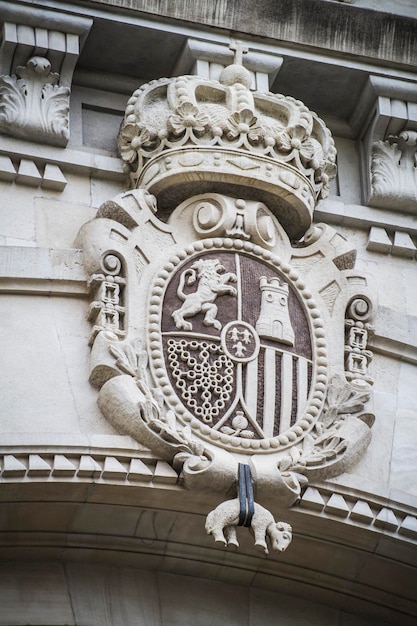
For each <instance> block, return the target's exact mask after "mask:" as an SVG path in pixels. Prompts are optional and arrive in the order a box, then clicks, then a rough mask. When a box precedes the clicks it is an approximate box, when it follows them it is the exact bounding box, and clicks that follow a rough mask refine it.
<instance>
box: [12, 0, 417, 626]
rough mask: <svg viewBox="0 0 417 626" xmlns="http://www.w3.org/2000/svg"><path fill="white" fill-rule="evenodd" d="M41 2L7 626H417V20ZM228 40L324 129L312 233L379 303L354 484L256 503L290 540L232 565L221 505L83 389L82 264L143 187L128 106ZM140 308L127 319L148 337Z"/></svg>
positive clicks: (17, 128)
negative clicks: (124, 146) (327, 159)
mask: <svg viewBox="0 0 417 626" xmlns="http://www.w3.org/2000/svg"><path fill="white" fill-rule="evenodd" d="M32 4H33V7H32V6H31V7H29V6H28V5H27V4H26V3H25V2H23V1H20V0H19V2H10V3H9V2H6V3H5V6H4V8H1V9H0V20H1V21H2V28H3V38H2V44H1V47H0V57H1V62H2V65H1V66H0V70H1V71H0V73H1V83H0V246H1V247H0V292H1V298H0V310H1V317H0V319H1V325H0V337H1V339H0V345H1V353H2V358H1V359H0V380H1V383H0V384H1V394H0V398H1V399H0V416H1V417H0V432H1V436H0V472H1V479H0V480H1V482H0V500H1V502H2V511H3V513H2V514H1V521H0V526H1V532H0V546H1V547H0V554H1V559H2V560H1V562H0V624H3V625H4V626H10V625H11V624H16V625H23V624H26V623H29V622H30V623H33V624H39V625H41V624H44V625H45V624H51V625H55V626H56V625H58V624H77V625H80V626H81V624H83V625H86V624H91V625H93V624H94V625H96V624H97V625H98V624H122V623H123V624H133V623H135V624H139V623H140V624H164V625H167V626H168V625H174V624H177V623H180V622H181V623H188V621H190V623H191V620H192V621H193V623H196V624H209V623H214V622H216V621H219V620H221V621H222V622H224V623H225V624H234V623H236V624H237V623H239V624H241V623H247V624H255V623H256V624H270V623H271V624H272V623H276V621H277V620H281V621H282V620H284V621H285V622H286V623H288V624H294V625H295V624H297V625H300V626H301V625H303V624H307V623H308V624H317V625H318V624H329V625H330V624H332V625H333V624H339V625H340V626H348V625H349V624H353V623H355V624H360V625H362V624H363V626H365V625H369V626H371V624H383V623H395V624H412V623H413V622H414V620H415V617H416V615H417V605H416V603H415V591H414V584H413V581H414V574H413V572H415V569H414V568H415V565H416V554H417V552H416V542H417V481H416V478H415V476H416V475H417V454H416V449H417V402H416V400H415V394H414V387H415V384H416V382H417V339H416V337H417V333H416V331H417V295H416V284H417V265H416V263H417V228H416V223H415V216H416V213H417V179H416V176H415V167H414V161H415V151H416V132H417V96H416V90H415V82H416V75H415V52H414V48H413V45H412V34H413V33H414V32H415V27H416V24H417V10H416V9H415V7H414V3H413V2H411V0H410V1H408V2H407V1H406V0H404V1H403V2H401V3H397V5H398V6H396V8H395V11H394V10H393V8H392V6H391V4H392V3H389V2H387V3H382V2H381V3H372V2H369V1H367V0H357V1H356V2H348V1H347V0H346V1H345V2H343V1H342V0H341V1H340V2H336V1H335V2H332V1H330V0H310V1H307V0H304V1H301V0H299V1H297V2H295V3H294V2H286V1H284V0H282V1H280V2H266V1H265V2H261V3H259V4H258V5H256V7H252V6H251V8H250V9H249V8H248V7H247V6H246V4H245V3H243V4H241V3H234V2H230V1H225V2H220V3H215V4H216V6H215V7H213V6H212V5H211V3H207V2H200V1H198V2H195V3H192V5H193V6H192V8H190V6H189V3H182V2H180V3H164V2H155V1H152V2H149V1H148V2H136V3H127V2H125V1H124V0H123V2H105V1H96V2H90V3H88V5H87V4H86V5H77V4H71V3H62V2H58V1H57V2H52V3H48V6H46V5H43V3H42V2H35V3H31V5H32ZM375 4H378V6H377V7H376V6H375ZM174 5H175V6H174ZM247 15H250V16H251V18H250V20H249V21H248V19H247ZM237 35H238V36H239V38H240V39H243V40H244V44H245V45H246V46H247V47H249V52H248V53H247V55H246V56H244V59H243V62H244V64H246V65H247V67H248V69H249V70H250V72H251V80H252V88H253V87H256V88H257V89H258V90H259V91H265V90H266V89H270V90H271V92H273V93H286V94H287V93H288V94H289V95H291V96H294V97H295V98H300V99H301V100H303V99H304V100H305V103H306V104H307V106H308V107H309V108H310V109H312V110H314V111H316V112H317V113H318V115H320V116H321V117H322V118H323V120H324V122H325V123H326V125H327V126H328V128H329V129H330V130H331V132H332V134H333V136H334V140H335V145H336V148H337V152H338V157H337V164H338V174H337V177H336V178H335V179H334V180H333V181H332V182H331V183H330V195H329V196H328V197H327V198H325V199H322V200H320V202H319V203H318V204H317V206H316V208H315V211H314V215H313V226H317V225H319V224H324V225H326V227H329V228H332V229H334V230H335V231H336V232H337V233H339V235H341V238H340V239H339V240H338V245H339V246H341V249H342V248H343V254H340V255H339V253H338V252H337V250H336V244H335V243H332V242H330V243H329V244H328V248H326V250H328V252H326V254H327V255H328V258H329V259H334V260H332V261H331V262H330V261H329V265H330V266H332V264H334V265H337V263H339V264H341V263H347V264H349V263H351V262H352V257H351V254H352V251H355V254H356V265H355V272H356V274H355V276H356V275H357V276H362V275H364V276H370V277H371V280H372V281H373V283H374V286H375V288H374V292H375V294H377V295H376V299H377V308H376V309H375V310H376V314H375V317H374V319H373V321H372V326H373V329H372V330H371V331H370V333H369V342H368V345H367V346H366V348H367V350H368V352H369V354H370V357H369V367H368V370H367V372H366V374H364V376H365V375H366V376H368V375H369V377H370V378H372V379H373V383H372V389H373V397H372V402H371V403H370V404H369V405H367V409H366V415H365V417H363V418H362V419H363V421H364V422H365V421H366V420H367V419H368V417H367V416H368V415H371V414H372V415H375V423H374V424H373V425H372V428H371V433H372V436H371V438H370V441H369V445H368V443H367V448H366V450H365V447H366V446H365V445H364V446H363V450H362V449H361V451H360V454H359V452H358V455H357V458H356V457H355V459H354V462H353V461H352V463H350V464H349V465H346V467H345V466H343V464H341V466H340V467H341V468H342V469H344V470H345V471H340V472H339V473H336V472H334V473H331V472H330V473H329V475H328V477H327V475H324V474H320V473H319V472H318V473H316V474H314V468H313V470H312V473H311V475H310V476H311V477H310V478H309V482H308V485H307V484H301V487H300V490H299V492H298V496H297V498H295V499H294V502H292V503H291V504H289V505H288V506H287V505H286V504H285V503H283V501H280V500H279V498H275V496H274V492H273V491H270V492H269V491H267V490H268V488H269V487H264V488H265V489H266V491H265V492H264V493H268V494H269V495H268V497H267V498H266V501H265V500H264V504H265V505H267V506H268V507H269V509H271V511H272V513H273V514H274V516H275V518H276V519H285V521H288V522H289V523H290V524H291V525H292V529H293V541H292V544H291V546H290V547H289V548H288V550H286V551H285V553H283V554H278V555H276V554H275V553H274V554H273V555H272V556H271V555H269V556H268V557H266V555H264V554H263V553H262V554H261V555H259V554H258V553H256V552H254V546H253V539H252V537H251V536H250V534H249V532H248V531H247V530H246V529H244V530H245V532H246V534H244V531H243V530H242V529H239V535H238V536H239V542H240V548H239V550H238V551H237V552H233V551H230V550H228V551H224V550H223V548H221V547H219V545H218V544H217V543H216V544H215V543H214V541H213V538H212V537H211V536H207V535H206V532H205V530H204V523H205V517H206V515H207V513H208V512H209V511H211V510H212V509H214V508H215V507H216V506H217V505H218V503H219V500H220V499H221V498H220V497H219V495H218V494H219V492H218V493H217V494H216V488H215V485H214V483H213V484H211V485H210V486H208V487H207V486H204V489H200V490H198V489H197V490H196V491H192V490H190V489H189V488H188V485H187V478H186V477H185V478H184V474H186V471H185V470H184V468H183V467H182V466H181V467H180V466H178V465H176V464H175V463H174V462H173V461H172V459H170V458H169V455H168V456H167V455H164V454H163V453H162V452H161V451H159V452H158V450H156V449H155V448H153V447H152V446H151V445H149V442H147V443H146V442H144V441H143V440H141V439H140V437H139V438H138V437H135V436H134V434H132V433H131V431H130V430H129V428H125V429H123V428H119V427H118V426H117V423H118V422H117V420H116V421H115V422H113V424H112V423H111V421H110V420H108V419H106V417H105V415H106V410H105V409H104V408H103V406H102V407H101V409H100V408H99V405H98V402H97V400H98V396H99V393H98V390H97V388H96V387H95V386H93V384H92V383H91V382H90V381H89V378H90V375H91V368H92V365H91V360H90V353H91V346H90V345H89V341H90V344H91V339H90V338H91V332H92V326H93V325H94V315H93V316H92V314H91V306H92V300H93V297H92V291H91V289H90V287H89V280H90V279H91V275H92V274H93V273H94V272H92V271H91V270H90V265H91V263H92V261H91V260H90V259H91V258H93V252H94V250H96V249H98V248H99V244H98V243H96V241H95V240H94V241H93V243H92V244H91V249H92V250H93V252H90V250H89V249H88V245H89V244H88V245H87V243H86V241H88V240H87V239H86V238H85V236H84V235H83V234H82V233H83V232H85V230H82V229H83V227H84V229H85V226H84V225H85V224H86V223H88V222H90V221H92V220H95V222H94V223H96V222H97V221H98V220H97V219H96V218H97V216H99V217H100V215H101V219H103V217H104V219H107V220H108V221H109V222H110V220H115V219H116V218H115V217H114V216H115V215H116V213H115V211H116V210H115V209H114V205H112V207H113V208H111V207H110V208H107V209H101V213H100V212H99V211H100V207H102V206H103V205H105V203H109V202H110V201H111V202H113V203H116V204H117V202H119V205H118V206H119V207H120V206H122V209H123V203H122V202H121V201H120V194H122V193H124V192H126V191H127V190H128V188H129V185H130V184H131V183H129V177H128V172H127V169H128V168H126V166H125V165H124V164H123V161H122V159H121V158H120V156H119V154H118V150H117V135H118V132H119V127H120V124H121V123H122V120H123V115H124V111H125V108H126V103H127V101H128V99H129V97H130V95H131V93H133V92H134V91H135V89H137V88H138V87H139V86H140V85H142V84H145V83H146V82H148V81H150V80H152V79H159V78H161V77H163V76H181V75H182V74H193V75H199V76H201V77H203V78H205V79H207V80H217V79H218V77H219V75H220V73H221V70H222V68H223V67H224V66H226V65H228V64H229V63H231V62H232V60H233V56H232V52H231V51H230V50H229V48H228V46H229V43H230V42H231V41H232V42H233V41H235V39H236V38H237ZM109 42H111V46H110V45H109ZM365 42H366V43H365ZM33 59H35V60H34V61H33ZM19 80H20V81H22V80H23V81H26V95H24V96H23V99H22V91H21V90H20V87H19V84H21V83H19ZM19 90H20V91H19ZM28 92H29V95H30V96H33V98H32V100H31V101H30V102H31V104H28V102H29V100H30V98H29V100H28V99H27V93H28ZM19 94H20V95H19ZM42 94H43V95H42ZM36 98H38V100H36ZM25 99H26V100H25ZM48 99H49V100H48ZM45 101H51V102H53V105H51V108H49V109H47V110H46V117H47V118H48V119H49V122H51V119H52V118H53V119H52V122H53V123H49V125H48V124H45V123H44V122H42V120H44V119H45V113H42V111H43V107H45V106H46V105H45ZM33 102H36V103H37V104H33ZM48 116H49V117H48ZM413 159H414V160H413ZM197 189H198V186H197ZM225 189H227V183H226V186H225V184H223V186H222V191H221V193H224V192H225ZM231 189H232V187H231ZM233 190H234V187H233V189H232V191H233ZM151 191H152V190H151ZM204 191H205V189H204ZM156 195H157V194H156ZM190 195H191V194H190ZM226 195H227V194H226ZM230 195H231V196H233V195H234V194H233V193H231V194H230ZM117 198H119V200H117ZM120 203H121V204H120ZM119 210H120V209H117V211H119ZM123 210H124V209H123ZM105 211H107V213H106V212H105ZM112 211H113V213H112ZM117 215H120V214H119V213H117ZM124 219H125V220H126V218H124ZM189 221H190V220H189ZM165 222H166V216H165V215H164V216H163V224H165ZM121 223H123V220H122V222H121ZM187 224H188V223H187ZM123 226H124V228H126V229H128V227H127V226H126V222H125V223H123ZM142 226H143V225H142ZM142 226H141V228H142ZM176 227H177V229H178V232H179V233H181V227H178V225H177V226H176ZM87 228H88V227H87ZM143 228H144V229H145V226H143ZM161 228H162V227H161ZM167 228H168V227H167ZM188 228H190V226H189V224H188V225H185V222H184V235H183V237H184V240H186V234H185V233H186V230H187V229H188ZM279 228H281V226H279ZM279 228H278V227H277V229H278V230H277V232H279V233H281V231H280V230H279ZM323 228H324V227H323ZM313 230H314V229H313ZM80 231H81V235H80V234H79V233H80ZM123 232H125V231H123ZM126 232H127V230H126ZM167 232H168V231H167ZM187 232H188V231H187ZM309 232H310V231H309ZM311 232H313V231H311ZM326 232H330V231H326ZM332 232H333V231H332ZM177 236H178V239H180V235H179V234H178V235H177ZM279 236H281V235H279ZM285 237H286V235H285ZM329 237H330V236H329ZM145 239H146V237H145ZM287 239H288V238H287ZM281 241H282V242H285V241H286V240H285V238H284V235H282V240H281ZM289 241H290V240H288V242H289ZM331 241H333V239H332V240H331ZM114 245H115V249H117V244H114ZM184 245H185V244H184ZM306 245H307V244H306V243H305V241H304V240H303V239H301V240H300V241H298V242H294V241H293V240H292V241H291V242H290V243H282V246H283V250H284V249H285V251H284V254H287V253H288V258H291V254H292V255H293V256H292V260H293V261H294V258H296V259H297V263H298V266H297V265H296V264H295V265H294V267H296V269H297V271H299V272H300V273H301V276H302V278H303V280H304V281H305V282H306V284H307V285H308V284H309V281H310V284H312V285H313V290H314V289H315V288H316V287H315V285H319V284H320V285H321V283H320V280H319V277H318V276H317V275H316V273H315V272H317V267H316V268H315V267H314V264H315V262H319V261H317V259H319V256H320V254H321V252H320V251H318V252H317V255H318V256H317V255H316V256H315V255H314V254H313V255H312V256H311V257H308V260H307V261H305V260H303V257H302V254H303V252H302V250H303V249H305V246H306ZM314 245H315V244H314V242H313V243H312V244H311V246H314ZM326 245H327V244H326ZM95 246H96V247H95ZM285 246H287V247H286V248H285ZM332 246H333V248H332ZM160 248H161V250H159V251H157V249H156V247H155V258H156V257H157V255H158V254H160V252H162V248H163V246H162V245H161V246H160ZM289 250H291V251H292V252H291V254H290V252H289ZM297 250H299V252H297ZM294 251H295V252H294ZM297 254H298V256H297ZM332 254H333V256H332ZM349 255H350V256H349ZM342 257H343V260H341V259H342ZM300 259H301V260H300ZM151 262H152V259H151ZM303 263H304V265H303ZM349 268H351V266H349V267H347V266H346V267H342V266H341V267H338V269H340V270H341V271H345V270H346V269H349ZM352 271H353V270H352ZM319 273H320V272H319ZM314 281H315V282H314ZM130 285H132V283H131V284H130ZM334 285H335V283H334V281H333V282H332V280H331V279H329V282H328V285H325V287H323V288H322V287H321V286H320V292H319V294H320V295H319V296H318V297H319V298H320V302H319V304H320V307H322V309H324V310H325V311H326V315H328V316H329V318H330V317H331V315H332V311H333V309H334V307H336V309H337V307H338V306H339V304H338V302H337V292H335V289H336V287H335V286H334ZM128 289H130V290H131V291H130V292H129V293H132V289H133V290H134V289H140V288H138V287H137V286H135V287H134V288H133V287H132V286H130V287H129V286H128ZM143 289H145V288H143ZM317 290H318V287H317ZM297 293H298V292H297ZM129 297H130V296H129ZM144 297H145V292H144ZM335 303H336V304H335ZM141 306H142V305H141V304H140V303H139V302H138V305H137V310H135V311H133V310H132V309H131V310H130V312H129V315H130V316H131V318H130V319H134V320H135V322H134V323H135V324H136V327H138V328H139V327H140V326H141V320H142V321H143V319H144V315H145V313H143V314H142V313H141V309H140V307H141ZM89 316H90V318H89ZM141 316H142V317H141ZM342 317H343V315H342ZM91 320H93V321H91ZM142 326H143V327H144V326H145V322H144V321H143V323H142ZM138 332H139V334H140V333H141V332H142V331H141V329H140V328H139V331H138ZM332 332H333V331H332ZM340 332H341V333H342V334H341V338H340V342H341V344H340V345H342V344H343V341H344V340H343V336H342V335H343V332H344V329H341V330H340ZM337 345H339V344H337ZM338 350H339V348H338V347H337V346H336V343H331V344H330V345H329V359H330V361H331V362H332V360H334V361H338V360H339V361H341V360H343V354H342V355H340V354H339V352H340V350H339V352H338ZM127 432H129V433H131V434H126V433H127ZM210 445H211V444H210ZM210 445H209V448H210ZM161 449H162V448H161ZM293 460H294V459H293ZM184 467H186V466H185V465H184ZM228 471H229V470H228V468H226V469H224V470H222V472H223V473H222V476H220V477H219V478H218V480H219V484H220V483H221V481H222V480H223V476H224V475H226V474H227V472H228ZM268 471H269V470H268ZM261 473H262V472H261ZM268 480H269V479H268ZM268 484H269V483H268ZM255 486H256V483H255ZM232 491H233V489H230V491H229V493H228V497H230V498H232V497H233V495H234V494H233V493H232ZM258 492H259V493H262V487H259V488H258ZM278 516H279V517H278ZM12 561H13V562H12Z"/></svg>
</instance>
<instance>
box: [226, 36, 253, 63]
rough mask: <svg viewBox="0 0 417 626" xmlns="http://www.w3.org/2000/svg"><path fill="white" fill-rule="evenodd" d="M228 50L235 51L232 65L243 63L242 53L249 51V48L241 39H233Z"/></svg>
mask: <svg viewBox="0 0 417 626" xmlns="http://www.w3.org/2000/svg"><path fill="white" fill-rule="evenodd" d="M229 50H231V51H232V52H234V53H235V58H234V60H233V63H234V65H243V55H244V54H247V53H248V52H249V48H248V47H247V46H244V45H243V43H242V42H241V41H234V42H233V43H231V44H230V46H229Z"/></svg>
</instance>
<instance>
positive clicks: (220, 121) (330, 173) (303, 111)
mask: <svg viewBox="0 0 417 626" xmlns="http://www.w3.org/2000/svg"><path fill="white" fill-rule="evenodd" d="M250 80H251V79H250V74H249V72H248V70H246V69H245V68H244V67H243V66H242V65H238V64H233V65H230V66H228V67H226V68H225V69H224V70H223V72H222V74H221V75H220V79H219V81H214V80H207V79H204V78H201V77H198V76H180V77H176V78H172V79H167V78H162V79H160V80H156V81H152V82H150V83H148V84H146V85H142V86H141V87H139V89H137V90H136V91H135V92H134V93H133V95H132V97H131V98H130V99H129V101H128V104H127V108H126V113H125V117H124V120H123V123H122V126H121V129H120V135H119V142H118V145H119V151H120V155H121V157H122V159H123V160H124V161H125V164H126V170H127V172H129V174H130V177H131V184H132V187H144V188H146V189H147V190H148V191H150V192H151V193H152V194H153V195H155V196H156V197H157V200H158V206H159V208H160V209H162V210H163V211H165V212H167V211H168V212H170V211H172V210H173V209H174V208H175V206H177V205H178V204H179V203H180V202H182V201H183V200H185V199H186V198H188V197H190V196H191V195H193V194H199V193H205V192H209V191H210V192H212V191H215V192H220V193H235V194H236V195H239V196H240V197H242V198H244V199H247V200H259V201H262V202H264V203H265V204H266V205H267V206H268V207H269V208H270V209H271V210H272V211H273V212H274V213H275V214H276V215H277V217H278V219H279V220H280V221H281V223H282V225H283V226H284V228H285V229H286V230H287V232H288V234H289V235H290V236H291V237H294V238H297V237H301V236H302V235H303V234H304V233H305V232H306V230H307V229H308V228H309V226H310V225H311V221H312V214H313V211H314V207H315V206H316V203H317V202H318V200H320V199H321V198H324V197H326V196H327V195H328V191H329V181H330V180H331V179H332V178H333V177H334V176H335V174H336V149H335V146H334V142H333V139H332V137H331V134H330V131H329V130H328V128H327V127H326V126H325V124H324V122H323V121H322V120H321V119H320V118H319V117H318V116H317V115H316V114H315V113H313V112H311V111H309V109H308V108H307V107H306V106H305V105H304V104H303V103H302V102H300V101H299V100H295V99H294V98H291V97H286V96H283V95H280V94H273V93H260V92H252V91H251V90H250Z"/></svg>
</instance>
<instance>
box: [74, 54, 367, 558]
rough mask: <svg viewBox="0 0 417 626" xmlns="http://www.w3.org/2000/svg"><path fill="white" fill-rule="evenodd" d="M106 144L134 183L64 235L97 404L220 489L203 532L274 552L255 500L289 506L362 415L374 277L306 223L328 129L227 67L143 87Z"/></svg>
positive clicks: (338, 454) (189, 474)
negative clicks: (249, 538) (84, 321)
mask: <svg viewBox="0 0 417 626" xmlns="http://www.w3.org/2000/svg"><path fill="white" fill-rule="evenodd" d="M196 94H198V98H197V96H196ZM283 120H286V122H284V121H283ZM119 146H120V151H121V155H122V158H123V159H124V160H125V162H126V164H127V166H128V168H129V170H130V175H131V180H132V186H133V187H135V188H134V189H133V190H131V191H127V192H126V193H124V194H122V195H120V196H118V197H117V198H114V199H113V200H110V201H108V202H106V203H105V204H104V205H103V206H102V207H101V208H100V209H99V211H98V214H97V218H96V219H95V220H93V221H92V222H90V223H88V224H86V225H85V226H84V227H83V229H82V231H81V233H80V236H79V239H80V244H81V245H82V246H83V249H84V256H85V264H86V268H87V270H88V272H89V274H90V276H91V278H90V287H91V306H90V319H91V321H92V336H91V346H92V355H91V376H90V380H91V382H92V384H94V385H96V386H97V387H98V388H99V389H100V393H99V405H100V407H101V410H102V412H103V414H104V416H105V417H106V418H107V419H108V420H109V421H110V422H111V423H112V424H113V425H114V426H115V428H116V429H118V430H119V431H121V432H124V433H127V434H130V435H131V436H132V437H134V438H135V439H136V440H137V441H139V442H140V443H141V444H143V445H144V446H147V447H148V448H149V449H150V450H151V451H152V452H153V453H154V454H155V455H156V456H157V457H158V458H160V459H163V460H166V461H168V462H169V463H171V464H172V466H173V467H174V468H175V469H176V470H177V471H178V472H179V474H180V477H181V481H182V483H183V485H184V487H185V488H187V489H191V490H203V491H210V492H214V493H217V494H218V495H219V496H223V498H225V497H226V498H227V497H229V498H230V496H231V495H232V494H233V491H234V490H235V492H236V496H237V497H236V499H235V500H233V499H230V500H227V499H226V500H225V501H224V502H223V503H221V504H219V506H218V507H217V508H216V509H215V510H214V511H212V512H211V513H210V514H209V515H208V517H207V523H206V530H207V532H209V533H211V534H213V536H214V538H215V540H216V541H218V542H220V543H224V544H225V545H234V546H237V545H238V541H237V535H236V526H238V525H243V526H244V525H246V526H248V527H250V528H251V529H252V530H253V532H254V535H255V544H256V545H257V546H259V547H260V548H261V549H262V550H265V551H266V552H267V551H268V544H267V543H266V538H268V542H269V545H270V547H272V548H273V549H276V550H278V551H282V550H284V549H285V548H286V547H287V546H288V545H289V543H290V541H291V528H290V527H289V525H288V524H287V523H286V522H275V520H274V519H273V516H272V514H271V513H270V512H269V510H268V509H266V508H264V507H263V506H262V505H261V504H259V503H258V502H255V497H256V499H257V500H260V501H262V500H263V501H265V502H271V501H273V502H274V503H275V502H276V503H278V505H279V506H280V507H281V509H285V508H287V507H289V506H291V505H292V504H293V503H294V502H295V501H296V500H297V498H298V497H299V495H300V492H301V489H302V488H303V487H304V486H305V485H306V484H307V483H308V481H309V480H312V479H313V480H315V479H320V480H322V479H325V478H327V477H330V476H334V475H337V474H339V473H341V472H343V471H345V470H346V469H348V468H349V467H350V466H351V465H352V464H353V463H355V462H356V461H357V460H358V459H359V458H360V456H361V455H362V454H363V452H364V451H365V449H366V447H367V445H368V444H369V441H370V436H371V430H370V429H371V426H372V422H373V415H372V412H371V411H370V409H369V403H370V400H371V392H372V379H371V377H370V374H369V364H370V361H371V358H372V353H371V352H370V351H369V350H368V347H367V344H368V338H369V334H370V333H372V319H373V316H374V311H375V296H374V290H373V286H372V282H371V281H370V279H369V277H367V276H365V275H363V274H361V273H360V272H357V271H356V270H355V250H354V249H353V248H352V247H351V246H350V245H349V243H348V242H347V241H346V240H345V239H344V238H343V237H342V236H341V235H339V234H338V233H337V232H336V231H335V230H334V229H332V228H331V227H329V226H327V225H324V224H318V225H315V226H311V223H312V213H313V209H314V206H315V203H316V202H317V201H318V200H319V199H320V197H323V196H325V195H326V193H327V186H328V181H329V179H330V178H331V177H332V176H334V174H335V166H334V159H335V150H334V144H333V141H332V139H331V136H330V133H329V131H328V130H327V129H326V127H325V126H324V124H323V122H322V121H321V120H319V118H317V116H315V114H313V113H311V112H309V111H308V109H307V108H306V107H304V105H302V103H300V102H299V101H296V100H293V99H291V98H284V96H278V95H276V94H257V93H256V92H255V93H253V92H251V91H250V89H249V78H248V75H247V71H246V70H245V69H244V68H243V67H242V66H241V65H238V64H235V65H232V66H229V68H226V69H225V70H224V73H223V74H222V76H221V78H220V82H216V81H207V80H206V81H205V80H203V79H199V78H198V77H179V78H175V79H162V80H160V81H154V82H153V83H150V84H149V85H145V86H142V87H141V88H140V89H138V90H137V91H136V92H135V93H134V94H133V96H132V98H131V99H130V100H129V103H128V107H127V109H126V115H125V120H124V123H123V124H122V128H121V134H120V138H119ZM294 240H295V243H294Z"/></svg>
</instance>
